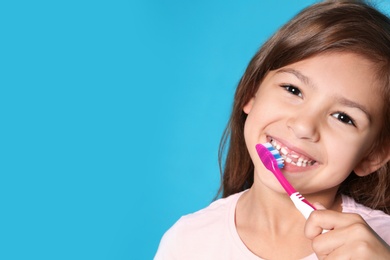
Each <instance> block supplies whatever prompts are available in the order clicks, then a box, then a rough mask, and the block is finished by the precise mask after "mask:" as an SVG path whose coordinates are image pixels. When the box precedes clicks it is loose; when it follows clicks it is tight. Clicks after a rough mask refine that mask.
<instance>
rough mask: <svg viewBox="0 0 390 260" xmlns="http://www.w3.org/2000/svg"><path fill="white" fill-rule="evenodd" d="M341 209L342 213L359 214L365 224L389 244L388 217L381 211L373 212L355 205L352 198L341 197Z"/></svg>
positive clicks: (389, 229)
mask: <svg viewBox="0 0 390 260" xmlns="http://www.w3.org/2000/svg"><path fill="white" fill-rule="evenodd" d="M342 200H343V202H342V208H343V212H344V213H356V214H359V215H360V216H361V217H362V218H363V219H364V220H365V221H366V222H367V224H368V225H369V226H370V227H371V228H372V229H373V230H374V231H375V232H376V233H377V234H378V235H379V236H380V237H382V239H383V240H385V241H386V242H387V243H388V244H390V215H388V214H386V213H385V212H383V211H381V210H374V209H371V208H369V207H366V206H364V205H362V204H360V203H357V202H356V201H355V200H354V199H353V198H351V197H349V196H346V195H342Z"/></svg>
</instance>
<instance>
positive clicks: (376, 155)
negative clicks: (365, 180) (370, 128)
mask: <svg viewBox="0 0 390 260" xmlns="http://www.w3.org/2000/svg"><path fill="white" fill-rule="evenodd" d="M389 160H390V149H382V150H381V149H378V150H377V151H376V152H373V153H370V154H369V155H368V156H367V157H366V158H364V159H363V160H362V161H361V162H360V163H359V164H358V165H357V166H356V167H355V169H354V172H355V173H356V175H358V176H360V177H363V176H367V175H369V174H371V173H373V172H375V171H376V170H378V169H379V168H381V167H382V166H383V165H385V164H386V163H387V162H388V161H389Z"/></svg>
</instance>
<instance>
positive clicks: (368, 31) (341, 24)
mask: <svg viewBox="0 0 390 260" xmlns="http://www.w3.org/2000/svg"><path fill="white" fill-rule="evenodd" d="M331 52H336V53H337V52H350V53H355V54H358V55H361V56H363V57H364V58H366V59H369V60H370V61H372V62H373V64H375V69H376V72H377V76H378V79H380V82H381V83H382V89H381V91H382V93H381V94H382V96H383V97H384V101H385V102H384V106H385V107H384V111H383V122H384V123H383V129H382V131H381V133H380V136H379V138H378V141H377V144H375V145H376V147H377V148H378V149H382V150H385V149H390V146H387V145H388V144H390V142H389V140H390V105H389V103H390V102H389V101H390V84H389V83H390V20H389V18H388V17H386V16H385V15H384V14H382V13H381V12H379V11H378V10H376V9H375V8H373V7H371V6H370V5H368V4H366V3H364V2H362V1H351V0H350V1H325V2H322V3H318V4H315V5H312V6H310V7H308V8H306V9H304V10H303V11H302V12H300V13H299V14H298V15H297V16H295V17H294V18H293V19H292V20H291V21H290V22H288V23H287V24H286V25H284V26H283V27H282V28H281V29H280V30H279V31H277V32H276V33H275V34H274V35H273V36H272V37H271V38H270V39H269V40H268V41H267V42H266V43H265V44H264V45H263V46H262V47H261V48H260V50H259V51H258V52H257V53H256V54H255V56H254V57H253V58H252V60H251V61H250V63H249V65H248V67H247V69H246V71H245V73H244V75H243V76H242V78H241V80H240V82H239V84H238V86H237V90H236V93H235V96H234V103H233V110H232V114H231V117H230V119H229V122H228V125H227V127H226V129H225V131H224V133H223V136H222V139H221V143H220V148H219V164H220V169H221V178H222V180H221V187H220V190H219V192H218V194H221V193H222V197H227V196H229V195H231V194H234V193H237V192H240V191H243V190H245V189H247V188H249V187H251V186H252V184H253V174H254V166H253V163H252V161H251V158H250V156H249V153H248V151H247V148H246V145H245V140H244V124H245V120H246V117H247V115H246V114H245V113H244V112H243V107H244V106H245V104H247V103H248V102H249V100H250V99H251V98H252V97H253V96H254V95H255V93H256V91H257V90H258V87H259V86H260V84H261V82H262V80H263V78H264V77H265V75H266V74H267V72H269V71H271V70H276V69H279V68H281V67H284V66H286V65H289V64H292V63H295V62H298V61H301V60H304V59H307V58H310V57H313V56H315V55H319V54H323V53H331ZM226 151H227V153H226ZM224 157H226V158H225V159H224ZM223 162H224V163H223ZM389 170H390V165H389V163H388V162H387V164H386V165H384V166H383V167H382V168H381V169H379V170H378V171H376V172H375V173H372V174H370V175H368V176H366V177H358V176H356V175H355V174H354V173H351V175H350V176H349V177H348V178H347V179H346V180H345V181H344V182H343V183H342V184H341V185H340V188H339V192H340V193H343V194H347V195H349V196H352V197H353V198H354V199H355V200H356V201H357V202H359V203H362V204H364V205H366V206H369V207H371V208H374V209H381V210H383V211H385V212H390V173H389Z"/></svg>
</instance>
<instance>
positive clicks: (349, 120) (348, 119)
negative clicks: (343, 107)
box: [332, 112, 356, 126]
mask: <svg viewBox="0 0 390 260" xmlns="http://www.w3.org/2000/svg"><path fill="white" fill-rule="evenodd" d="M332 116H333V117H334V118H336V119H337V120H339V121H340V122H342V123H344V124H348V125H353V126H356V125H355V122H354V120H353V119H352V118H351V117H350V116H349V115H347V114H346V113H343V112H338V113H334V114H332Z"/></svg>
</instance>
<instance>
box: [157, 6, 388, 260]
mask: <svg viewBox="0 0 390 260" xmlns="http://www.w3.org/2000/svg"><path fill="white" fill-rule="evenodd" d="M389 100H390V20H389V18H387V17H386V16H384V15H383V14H381V13H380V12H379V11H377V10H375V9H374V8H372V7H370V6H368V5H367V4H365V3H363V2H361V1H351V0H349V1H325V2H323V3H319V4H316V5H313V6H311V7H309V8H307V9H306V10H303V11H302V12H301V13H300V14H298V15H297V16H296V17H295V18H294V19H292V20H291V21H290V22H289V23H288V24H286V25H285V26H284V27H282V28H281V29H280V30H279V31H278V32H277V33H276V34H275V35H274V36H273V37H271V39H270V40H268V41H267V42H266V43H265V44H264V45H263V47H262V48H261V49H260V50H259V51H258V52H257V53H256V55H255V56H254V58H253V59H252V60H251V62H250V63H249V66H248V68H247V70H246V72H245V74H244V75H243V77H242V78H241V80H240V82H239V85H238V87H237V91H236V94H235V98H234V106H233V111H232V116H231V118H230V121H229V124H228V127H227V130H226V131H225V133H224V136H223V138H222V142H221V149H220V155H222V154H223V151H224V148H225V147H226V145H225V144H226V143H227V141H229V146H228V151H227V156H226V162H225V165H224V172H223V182H222V185H221V189H220V190H221V192H222V197H223V198H222V199H219V200H217V201H215V202H214V203H212V204H211V205H210V206H209V207H207V208H205V209H203V210H200V211H198V212H196V213H194V214H190V215H188V216H185V217H182V218H181V219H180V220H179V221H178V222H177V223H176V224H175V225H174V226H173V227H172V228H171V229H170V230H168V231H167V233H166V234H165V235H164V237H163V239H162V240H161V243H160V246H159V249H158V252H157V254H156V257H155V259H324V258H327V259H328V258H329V259H357V258H359V259H390V246H389V244H390V216H389V215H387V214H388V213H390V173H389V171H390V169H389V167H388V166H389V160H390V146H389V144H390V104H389ZM265 142H271V143H272V144H273V145H274V147H275V148H277V149H278V150H283V152H284V153H286V154H287V155H286V156H287V157H286V159H285V167H284V168H283V169H282V172H283V174H284V175H285V176H286V178H287V179H288V180H289V181H290V183H291V184H292V185H293V186H294V187H295V188H296V189H297V190H298V191H300V193H301V194H303V195H304V196H305V197H306V199H307V200H309V201H311V202H315V206H316V208H317V209H319V210H316V211H314V212H313V213H312V214H311V215H310V217H309V219H308V220H307V221H306V220H305V219H304V218H303V217H302V215H301V214H300V212H299V211H298V210H296V209H295V207H294V205H293V203H292V202H291V201H290V199H289V197H288V196H287V195H286V193H285V192H284V190H283V188H282V187H281V185H280V184H279V182H278V181H277V179H276V178H275V177H274V176H273V174H272V173H271V172H269V171H268V170H267V169H266V168H265V167H264V166H263V164H262V162H261V160H260V159H259V157H258V155H257V153H256V149H255V146H256V144H258V143H265ZM221 157H222V156H220V158H221ZM386 213H387V214H386ZM324 229H326V230H329V231H328V232H326V233H322V230H324Z"/></svg>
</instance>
